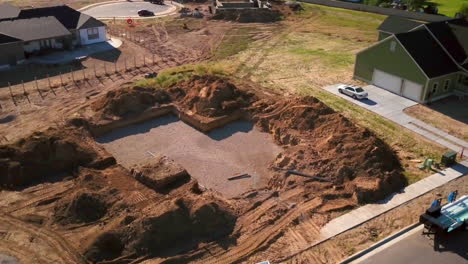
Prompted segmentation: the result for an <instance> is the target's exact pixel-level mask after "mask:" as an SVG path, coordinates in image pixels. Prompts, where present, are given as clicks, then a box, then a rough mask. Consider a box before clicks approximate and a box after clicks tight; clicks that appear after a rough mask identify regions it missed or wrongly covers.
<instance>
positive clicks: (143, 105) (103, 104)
mask: <svg viewBox="0 0 468 264" xmlns="http://www.w3.org/2000/svg"><path fill="white" fill-rule="evenodd" d="M169 102H170V98H169V95H168V94H167V93H166V92H165V91H162V90H154V89H151V88H142V87H128V88H123V89H120V90H116V91H109V92H107V94H106V95H105V96H103V97H101V98H99V99H98V100H96V101H95V102H94V103H93V104H92V105H91V108H92V109H93V110H94V111H96V112H101V113H102V114H103V115H111V116H125V115H129V114H132V113H141V112H142V111H144V110H146V109H148V108H149V107H152V106H155V104H164V103H169Z"/></svg>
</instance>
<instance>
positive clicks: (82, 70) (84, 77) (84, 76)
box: [81, 68, 86, 81]
mask: <svg viewBox="0 0 468 264" xmlns="http://www.w3.org/2000/svg"><path fill="white" fill-rule="evenodd" d="M81 72H82V73H83V81H86V73H85V70H84V68H83V69H81Z"/></svg>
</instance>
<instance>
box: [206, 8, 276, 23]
mask: <svg viewBox="0 0 468 264" xmlns="http://www.w3.org/2000/svg"><path fill="white" fill-rule="evenodd" d="M281 15H282V14H281V12H279V11H278V10H270V9H257V8H254V9H230V10H221V11H219V10H218V11H217V12H216V14H215V15H214V16H213V19H222V20H229V21H236V22H240V23H267V22H275V21H279V20H281Z"/></svg>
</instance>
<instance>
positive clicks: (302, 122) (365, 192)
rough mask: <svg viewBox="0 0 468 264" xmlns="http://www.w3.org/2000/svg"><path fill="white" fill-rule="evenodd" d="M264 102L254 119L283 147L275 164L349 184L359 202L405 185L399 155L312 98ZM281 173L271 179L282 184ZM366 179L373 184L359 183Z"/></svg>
mask: <svg viewBox="0 0 468 264" xmlns="http://www.w3.org/2000/svg"><path fill="white" fill-rule="evenodd" d="M259 105H262V104H261V103H259ZM265 105H269V104H263V107H260V109H259V111H260V113H258V114H257V115H256V116H255V119H256V120H257V122H258V124H259V125H260V127H261V128H262V129H264V130H266V131H269V132H270V133H272V134H273V137H274V139H275V141H276V142H277V143H278V144H280V145H283V146H285V148H286V150H285V151H284V152H283V153H281V154H280V155H279V156H278V157H277V160H276V161H275V163H274V166H275V167H280V168H285V169H292V170H297V171H301V172H304V173H306V174H308V175H311V176H317V177H322V178H326V179H327V180H329V181H331V182H333V183H334V184H335V185H342V184H348V185H350V186H351V188H350V190H353V191H355V192H356V195H355V197H356V198H357V199H358V201H359V202H369V201H375V200H378V199H381V198H383V197H385V196H386V195H388V194H390V193H391V192H393V191H395V190H398V189H400V188H401V187H403V186H404V185H405V184H406V181H405V178H404V177H403V175H402V173H401V165H400V163H399V160H398V158H397V156H396V155H395V153H394V152H393V151H392V149H391V148H390V147H389V146H387V145H386V144H385V143H384V142H383V141H382V140H380V139H378V138H377V137H376V136H375V135H374V134H373V133H371V132H370V131H369V130H367V129H364V128H361V127H358V126H356V125H354V124H353V123H352V122H350V121H349V120H348V119H347V118H345V117H343V116H342V115H340V114H338V113H336V112H334V111H333V110H332V109H331V108H329V107H327V106H326V105H324V104H323V103H321V102H319V101H318V100H317V99H315V98H313V97H306V98H302V99H298V100H297V101H296V100H294V101H290V102H287V101H280V102H277V103H276V104H274V107H265ZM269 106H271V105H269ZM270 109H274V110H270ZM283 177H284V176H282V177H279V178H275V179H273V180H272V182H271V184H272V185H279V186H281V185H283V182H284V181H285V178H283ZM356 178H359V179H358V180H355V179H356ZM302 179H303V181H306V180H308V178H307V177H303V178H302ZM376 179H377V180H376ZM366 181H370V182H372V184H370V183H369V184H367V185H366V184H364V182H366ZM376 182H378V183H376ZM360 186H373V187H372V188H362V187H360ZM289 187H291V186H289Z"/></svg>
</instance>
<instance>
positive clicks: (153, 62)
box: [153, 53, 155, 65]
mask: <svg viewBox="0 0 468 264" xmlns="http://www.w3.org/2000/svg"><path fill="white" fill-rule="evenodd" d="M154 64H155V63H154V53H153V65H154Z"/></svg>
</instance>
